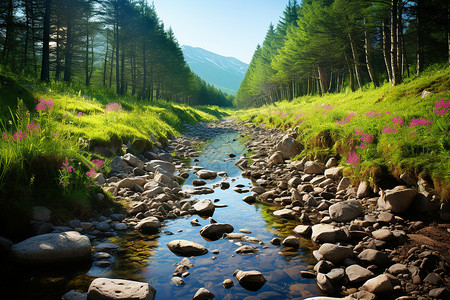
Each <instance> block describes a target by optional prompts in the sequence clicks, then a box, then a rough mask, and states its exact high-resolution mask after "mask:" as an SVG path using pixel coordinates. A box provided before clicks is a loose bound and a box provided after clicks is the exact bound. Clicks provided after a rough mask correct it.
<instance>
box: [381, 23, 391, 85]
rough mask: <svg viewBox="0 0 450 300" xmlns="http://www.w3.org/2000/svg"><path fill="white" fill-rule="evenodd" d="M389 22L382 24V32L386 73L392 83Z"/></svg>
mask: <svg viewBox="0 0 450 300" xmlns="http://www.w3.org/2000/svg"><path fill="white" fill-rule="evenodd" d="M387 22H388V21H387V20H383V24H382V32H383V57H384V64H385V66H386V73H387V76H388V80H389V82H392V72H391V63H390V58H389V57H390V55H389V45H388V39H387V36H388V29H387V25H386V23H387Z"/></svg>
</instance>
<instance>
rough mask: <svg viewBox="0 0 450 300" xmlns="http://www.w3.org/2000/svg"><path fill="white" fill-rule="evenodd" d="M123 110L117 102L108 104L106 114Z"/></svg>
mask: <svg viewBox="0 0 450 300" xmlns="http://www.w3.org/2000/svg"><path fill="white" fill-rule="evenodd" d="M121 110H122V106H121V105H120V104H119V103H117V102H114V103H108V104H107V105H106V108H105V113H107V112H109V111H121Z"/></svg>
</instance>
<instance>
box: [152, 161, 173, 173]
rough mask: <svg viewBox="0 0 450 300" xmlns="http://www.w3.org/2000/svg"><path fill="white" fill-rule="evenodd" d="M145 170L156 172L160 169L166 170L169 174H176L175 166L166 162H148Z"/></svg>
mask: <svg viewBox="0 0 450 300" xmlns="http://www.w3.org/2000/svg"><path fill="white" fill-rule="evenodd" d="M145 169H146V170H147V171H150V172H156V171H157V170H158V169H161V170H164V171H166V172H169V173H173V172H175V166H174V164H172V163H170V162H167V161H164V160H152V161H151V162H148V163H147V164H146V166H145Z"/></svg>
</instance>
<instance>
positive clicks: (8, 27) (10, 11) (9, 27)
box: [2, 0, 47, 62]
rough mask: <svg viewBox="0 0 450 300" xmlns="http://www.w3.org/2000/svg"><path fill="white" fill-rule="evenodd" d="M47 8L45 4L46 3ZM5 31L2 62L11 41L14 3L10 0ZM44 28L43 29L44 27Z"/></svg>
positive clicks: (7, 52) (6, 56)
mask: <svg viewBox="0 0 450 300" xmlns="http://www.w3.org/2000/svg"><path fill="white" fill-rule="evenodd" d="M46 8H47V5H46ZM6 13H7V15H6V32H5V43H4V44H3V52H2V59H3V61H4V62H6V61H7V59H8V56H9V55H8V54H9V50H10V49H9V48H10V45H9V44H10V43H11V35H12V31H13V28H14V24H13V22H14V5H13V1H12V0H8V11H7V12H6ZM44 22H45V20H44ZM44 30H45V29H44Z"/></svg>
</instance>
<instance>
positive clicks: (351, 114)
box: [336, 112, 356, 125]
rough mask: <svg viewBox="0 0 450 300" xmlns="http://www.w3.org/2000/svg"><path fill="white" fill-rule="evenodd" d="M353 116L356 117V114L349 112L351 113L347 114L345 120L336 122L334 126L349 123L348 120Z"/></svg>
mask: <svg viewBox="0 0 450 300" xmlns="http://www.w3.org/2000/svg"><path fill="white" fill-rule="evenodd" d="M354 116H356V113H354V112H351V113H349V114H348V115H347V116H346V117H345V119H343V120H341V121H336V124H340V125H344V124H348V123H350V120H351V119H352V118H353V117H354Z"/></svg>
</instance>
